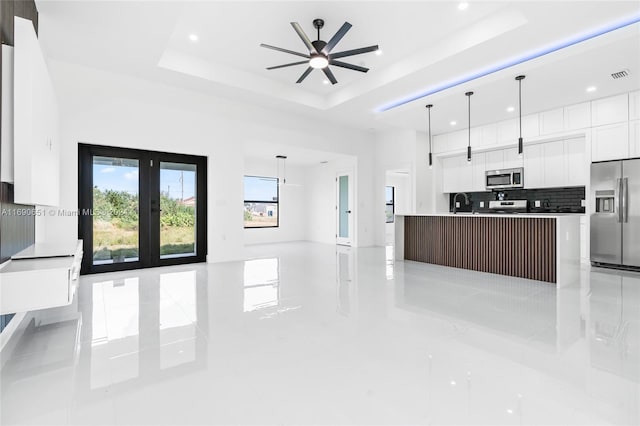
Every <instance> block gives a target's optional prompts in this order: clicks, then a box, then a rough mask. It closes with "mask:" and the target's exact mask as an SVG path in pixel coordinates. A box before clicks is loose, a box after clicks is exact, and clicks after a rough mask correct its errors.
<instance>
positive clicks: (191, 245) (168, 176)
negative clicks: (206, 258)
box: [160, 161, 197, 259]
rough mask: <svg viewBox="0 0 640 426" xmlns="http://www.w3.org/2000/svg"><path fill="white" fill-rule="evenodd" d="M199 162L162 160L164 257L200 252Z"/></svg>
mask: <svg viewBox="0 0 640 426" xmlns="http://www.w3.org/2000/svg"><path fill="white" fill-rule="evenodd" d="M196 202H197V200H196V165H195V164H184V163H169V162H164V161H161V162H160V210H161V212H160V258H161V259H167V258H171V257H183V256H195V254H196V205H197V204H196Z"/></svg>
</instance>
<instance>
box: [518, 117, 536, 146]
mask: <svg viewBox="0 0 640 426" xmlns="http://www.w3.org/2000/svg"><path fill="white" fill-rule="evenodd" d="M518 134H520V133H519V132H518ZM538 136H540V123H539V117H538V114H530V115H525V116H524V117H522V138H523V139H525V140H526V139H530V138H537V137H538Z"/></svg>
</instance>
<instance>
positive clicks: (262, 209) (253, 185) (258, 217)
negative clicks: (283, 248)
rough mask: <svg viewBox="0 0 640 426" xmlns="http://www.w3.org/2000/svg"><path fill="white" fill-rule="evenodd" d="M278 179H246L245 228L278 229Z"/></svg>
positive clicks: (262, 177)
mask: <svg viewBox="0 0 640 426" xmlns="http://www.w3.org/2000/svg"><path fill="white" fill-rule="evenodd" d="M278 195H279V194H278V178H274V177H264V176H245V177H244V227H245V228H277V227H278V226H279V225H280V223H279V220H278V210H279V207H278Z"/></svg>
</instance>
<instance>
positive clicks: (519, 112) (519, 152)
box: [516, 75, 524, 157]
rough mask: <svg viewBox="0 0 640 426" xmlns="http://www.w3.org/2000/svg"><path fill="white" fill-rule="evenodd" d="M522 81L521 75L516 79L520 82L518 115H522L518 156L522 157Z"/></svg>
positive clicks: (522, 76)
mask: <svg viewBox="0 0 640 426" xmlns="http://www.w3.org/2000/svg"><path fill="white" fill-rule="evenodd" d="M522 80H524V75H519V76H517V77H516V81H517V82H518V114H519V115H520V137H518V155H519V156H521V157H522V152H523V151H524V146H523V143H522Z"/></svg>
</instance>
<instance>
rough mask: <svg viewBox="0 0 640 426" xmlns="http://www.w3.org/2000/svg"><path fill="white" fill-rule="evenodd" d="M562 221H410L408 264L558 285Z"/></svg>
mask: <svg viewBox="0 0 640 426" xmlns="http://www.w3.org/2000/svg"><path fill="white" fill-rule="evenodd" d="M556 256H557V253H556V220H555V219H554V218H539V217H535V218H533V217H532V218H523V217H519V218H509V217H477V216H476V217H474V216H405V218H404V258H405V259H406V260H415V261H418V262H426V263H433V264H436V265H443V266H450V267H454V268H464V269H471V270H474V271H482V272H490V273H494V274H501V275H509V276H513V277H521V278H529V279H532V280H538V281H546V282H551V283H555V282H556V278H557V277H556V275H557V271H556V265H557V263H556Z"/></svg>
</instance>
